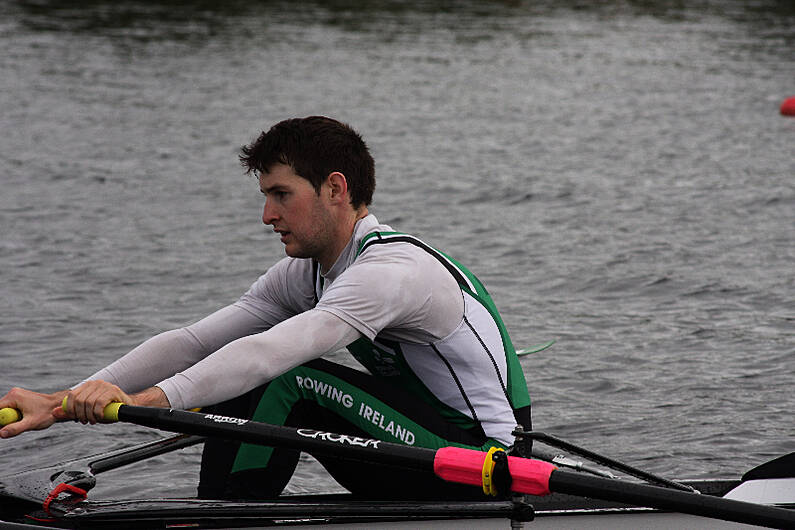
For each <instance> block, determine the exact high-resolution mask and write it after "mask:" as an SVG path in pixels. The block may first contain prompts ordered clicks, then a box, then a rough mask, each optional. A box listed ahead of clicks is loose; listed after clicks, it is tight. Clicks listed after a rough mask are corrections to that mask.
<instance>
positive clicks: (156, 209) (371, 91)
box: [0, 0, 795, 498]
mask: <svg viewBox="0 0 795 530" xmlns="http://www.w3.org/2000/svg"><path fill="white" fill-rule="evenodd" d="M688 4H689V5H684V4H682V3H676V4H674V5H672V6H668V5H665V6H663V5H659V3H655V2H643V1H623V2H601V3H599V2H597V3H594V2H588V3H582V2H573V1H571V2H545V1H541V2H493V3H480V2H412V3H406V2H388V1H383V2H361V3H360V2H354V1H337V2H330V3H326V2H323V3H301V4H300V5H298V4H294V3H290V2H267V3H256V4H255V5H252V4H251V3H248V2H227V3H224V4H223V6H219V5H216V3H214V2H202V1H199V0H196V1H193V2H176V1H174V2H160V3H151V2H143V1H138V2H124V3H111V2H101V1H94V2H52V1H46V0H39V1H21V0H20V1H9V2H6V3H4V4H3V7H2V17H0V45H1V48H2V50H3V53H2V54H0V67H1V68H2V70H1V71H0V112H1V114H0V125H2V138H1V139H0V179H2V181H1V182H2V194H0V227H2V235H1V236H0V271H2V272H0V295H1V300H2V301H1V302H0V356H1V358H2V360H3V361H4V369H3V370H2V373H0V390H2V391H5V390H6V389H8V388H10V387H11V386H15V385H18V386H23V387H27V388H32V389H36V390H40V391H52V390H55V389H59V388H63V387H65V386H67V385H71V384H73V383H75V382H77V381H79V380H80V379H81V378H82V377H84V376H86V375H88V374H90V373H92V372H93V371H95V370H96V369H98V368H100V367H102V366H104V365H105V364H107V363H109V362H110V361H111V360H113V359H115V358H117V357H118V356H120V355H122V354H123V353H125V352H126V351H128V350H129V349H131V348H132V347H134V346H135V345H136V344H138V343H140V342H141V341H143V340H144V339H146V338H147V337H149V336H151V335H152V334H155V333H157V332H159V331H162V330H165V329H169V328H172V327H174V326H179V325H183V324H185V323H188V322H191V321H193V320H195V319H197V318H199V317H201V316H203V315H205V314H207V313H209V312H210V311H212V310H214V309H216V308H218V307H220V306H223V305H225V304H227V303H229V302H231V301H233V300H235V299H236V297H237V296H239V294H240V293H242V292H243V291H244V290H245V289H246V288H247V287H248V285H249V284H250V282H251V281H253V280H254V279H255V278H256V277H257V276H258V275H259V274H260V273H261V272H262V271H263V270H265V269H266V268H267V266H268V264H270V263H272V262H273V261H274V260H276V259H278V258H279V257H280V256H281V255H282V248H281V244H280V243H279V242H278V240H277V239H276V238H274V237H273V235H272V234H267V233H266V232H265V231H264V230H263V227H262V226H261V225H260V224H259V216H260V208H261V197H260V196H259V193H258V191H257V188H256V183H255V182H254V181H253V180H252V179H251V178H250V177H245V176H243V175H242V174H241V171H240V168H239V166H238V163H237V159H236V156H237V149H238V147H239V146H240V145H242V144H245V143H247V142H249V141H250V140H251V139H253V138H254V137H255V136H256V135H257V133H258V132H259V131H260V130H261V129H263V128H267V127H269V126H270V125H271V124H272V123H274V122H276V121H278V120H281V119H284V118H287V117H291V116H305V115H309V114H327V115H331V116H335V117H337V118H339V119H342V120H344V121H347V122H349V123H351V124H352V125H354V126H355V127H356V128H357V129H358V130H360V131H361V132H362V134H363V135H364V136H365V138H366V139H367V140H368V142H369V144H370V146H371V149H372V151H373V153H374V156H375V158H376V163H377V173H378V179H379V180H378V190H377V192H376V199H375V203H374V207H373V211H374V212H375V213H376V214H377V215H378V217H379V219H380V220H382V221H384V222H387V223H390V224H392V225H394V226H395V227H396V228H398V229H400V230H403V231H408V232H412V233H415V234H417V235H419V236H421V237H423V238H424V239H425V240H427V241H429V242H431V243H432V244H434V245H436V246H438V247H440V248H442V249H445V250H446V251H448V252H449V253H451V254H452V255H454V256H456V257H458V258H459V259H461V260H462V261H463V262H465V263H466V264H467V265H468V266H469V267H470V268H471V269H472V270H473V271H474V272H476V273H477V274H478V275H479V276H480V277H481V279H483V280H484V281H485V283H486V285H487V286H488V287H489V289H490V291H491V292H492V295H493V296H494V298H495V300H496V301H497V304H498V306H499V308H500V309H501V311H502V313H503V316H504V318H505V320H506V322H507V324H508V326H509V329H510V330H511V332H512V336H513V339H514V342H515V343H516V344H517V345H518V346H525V345H530V344H535V343H538V342H542V341H545V340H548V339H553V338H554V339H556V340H557V344H556V345H555V346H554V347H553V348H552V349H551V350H547V351H546V352H543V353H539V354H535V355H533V356H530V357H529V358H526V359H525V360H524V361H523V365H524V367H525V372H526V375H527V379H528V383H529V385H530V389H531V393H532V396H533V399H534V420H535V425H536V427H537V428H539V429H541V430H544V431H547V432H550V433H554V434H557V435H558V436H561V437H564V438H567V439H569V440H571V441H573V442H575V443H580V444H582V445H585V446H587V447H589V448H591V449H593V450H596V451H600V452H603V453H605V454H608V455H610V456H613V457H616V458H618V459H622V460H625V461H627V462H628V463H632V464H636V465H640V466H642V467H645V468H647V469H649V470H650V471H655V472H659V473H663V474H665V475H666V476H670V477H696V478H700V477H708V476H715V475H718V476H728V477H730V476H736V475H737V474H739V473H742V472H743V471H744V470H746V469H747V468H749V467H751V466H753V465H756V464H758V463H761V462H763V461H765V460H767V459H769V458H771V457H774V456H777V455H779V454H782V453H785V452H790V451H793V450H795V427H793V421H792V410H793V409H795V395H794V394H795V392H793V376H792V374H793V373H795V323H794V322H795V302H794V300H795V272H794V270H795V269H793V263H795V245H793V233H795V232H793V228H794V227H795V215H794V214H795V179H793V176H795V156H793V155H794V154H795V150H793V145H795V120H793V119H791V118H785V117H782V116H780V115H779V114H778V107H779V105H780V103H781V102H782V101H783V99H784V98H786V97H788V96H792V95H795V78H793V74H792V72H793V71H794V70H793V68H795V55H794V54H793V52H792V50H793V49H795V9H793V7H792V5H791V4H789V3H787V2H776V1H774V0H768V1H763V0H759V1H740V0H729V1H721V2H718V1H706V0H704V1H700V2H692V3H688ZM340 360H341V361H345V359H342V358H340ZM157 436H159V434H158V433H155V432H153V431H150V430H147V429H144V428H139V427H135V426H128V425H112V426H95V427H83V426H80V425H74V424H68V425H67V424H65V425H59V426H57V427H56V428H53V429H50V430H48V431H44V432H39V433H29V434H26V435H24V436H21V437H19V438H16V439H13V440H4V441H3V442H2V444H1V445H0V463H2V465H3V466H4V468H5V469H6V470H8V471H12V470H18V469H23V468H29V467H35V466H38V465H44V464H47V463H51V462H54V461H57V460H63V459H68V458H72V457H75V456H82V455H85V454H89V453H92V452H99V451H103V450H107V449H110V448H117V447H122V446H124V445H125V444H127V443H130V442H137V441H142V440H148V439H153V438H155V437H157ZM198 454H199V453H198V449H190V450H186V451H183V452H181V453H180V454H177V455H166V456H162V457H159V458H157V459H155V460H152V461H150V462H147V463H146V464H143V465H138V466H135V468H134V469H129V470H126V471H124V472H115V473H108V474H107V476H103V477H102V478H101V480H100V485H99V486H98V487H97V493H96V494H94V495H96V498H100V497H121V496H149V495H191V494H193V493H194V488H195V480H196V477H197V469H198V467H197V466H198V458H199V457H198ZM317 484H320V485H321V486H322V487H324V488H326V489H333V488H334V484H333V482H331V481H330V480H329V479H327V478H326V477H325V475H324V474H323V472H322V470H320V468H319V467H318V466H317V464H314V463H312V462H311V461H308V462H305V465H304V466H302V467H301V468H300V471H299V473H298V475H297V477H296V479H295V480H294V481H293V483H292V484H291V486H290V488H291V491H305V490H308V489H310V488H313V487H315V486H316V485H317Z"/></svg>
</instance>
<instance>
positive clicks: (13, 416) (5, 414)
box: [0, 407, 22, 427]
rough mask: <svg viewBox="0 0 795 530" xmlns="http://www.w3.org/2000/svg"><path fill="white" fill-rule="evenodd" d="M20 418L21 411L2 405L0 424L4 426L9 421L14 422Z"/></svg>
mask: <svg viewBox="0 0 795 530" xmlns="http://www.w3.org/2000/svg"><path fill="white" fill-rule="evenodd" d="M21 419H22V413H21V412H19V411H18V410H17V409H12V408H11V407H4V408H2V409H0V425H2V426H3V427H5V426H6V425H8V424H10V423H14V422H16V421H19V420H21Z"/></svg>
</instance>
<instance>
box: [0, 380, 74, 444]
mask: <svg viewBox="0 0 795 530" xmlns="http://www.w3.org/2000/svg"><path fill="white" fill-rule="evenodd" d="M65 395H66V391H62V392H55V393H53V394H41V393H39V392H33V391H31V390H25V389H24V388H12V389H11V391H10V392H8V394H6V395H5V396H3V397H2V398H0V408H3V407H11V408H14V409H17V410H19V411H20V412H22V419H21V420H19V421H17V422H15V423H11V424H9V425H6V426H5V427H3V428H2V429H0V437H2V438H11V437H12V436H16V435H18V434H21V433H23V432H25V431H38V430H41V429H46V428H47V427H49V426H50V425H52V424H53V423H55V418H54V417H53V415H52V409H53V407H54V406H56V405H59V404H60V403H61V400H62V399H63V396H65Z"/></svg>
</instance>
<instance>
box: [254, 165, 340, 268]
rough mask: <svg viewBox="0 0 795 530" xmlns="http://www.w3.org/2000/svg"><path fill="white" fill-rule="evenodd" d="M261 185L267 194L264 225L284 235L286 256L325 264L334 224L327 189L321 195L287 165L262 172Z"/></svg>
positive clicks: (263, 216) (283, 241) (282, 236)
mask: <svg viewBox="0 0 795 530" xmlns="http://www.w3.org/2000/svg"><path fill="white" fill-rule="evenodd" d="M259 186H260V190H261V191H262V193H263V194H264V195H265V207H264V209H263V212H262V222H263V223H265V224H266V225H272V226H273V231H274V232H276V233H277V234H279V235H280V236H281V241H282V243H284V251H285V252H286V253H287V255H288V256H291V257H294V258H314V259H316V260H318V261H322V259H323V258H324V257H325V256H326V254H327V253H328V252H329V248H330V247H332V246H333V241H332V235H333V223H334V221H333V217H332V216H331V212H330V210H329V207H328V205H327V204H326V202H325V200H324V199H325V196H326V194H324V193H323V190H324V188H323V187H321V194H320V195H318V194H317V193H315V188H314V187H312V184H311V183H310V182H309V181H308V180H306V179H305V178H302V177H299V176H298V175H296V174H295V172H294V171H293V169H292V168H291V167H290V166H287V165H284V164H275V165H274V166H273V167H271V168H270V171H269V172H268V173H264V172H263V173H260V175H259ZM323 186H326V184H324V185H323Z"/></svg>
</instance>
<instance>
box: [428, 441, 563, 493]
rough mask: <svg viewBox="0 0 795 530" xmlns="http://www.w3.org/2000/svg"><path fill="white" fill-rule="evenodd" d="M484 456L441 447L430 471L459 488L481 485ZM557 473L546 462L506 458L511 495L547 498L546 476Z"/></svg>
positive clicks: (547, 485)
mask: <svg viewBox="0 0 795 530" xmlns="http://www.w3.org/2000/svg"><path fill="white" fill-rule="evenodd" d="M485 458H486V453H484V452H482V451H474V450H472V449H461V448H459V447H442V448H441V449H439V450H437V451H436V457H435V458H434V461H433V471H434V473H436V475H437V476H438V477H439V478H442V479H444V480H446V481H448V482H457V483H459V484H471V485H473V486H482V485H483V462H484V460H485ZM555 469H557V468H556V467H555V466H553V465H552V464H550V463H549V462H543V461H541V460H531V459H529V458H519V457H516V456H509V457H508V470H509V472H510V473H511V478H512V481H511V491H515V492H517V493H527V494H529V495H549V493H550V491H549V476H550V474H551V473H552V471H554V470H555Z"/></svg>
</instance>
